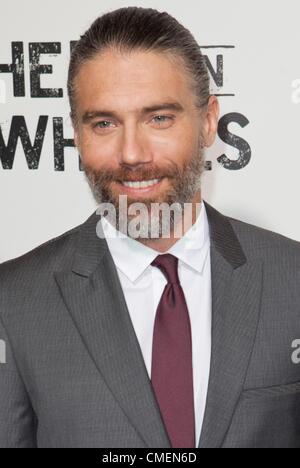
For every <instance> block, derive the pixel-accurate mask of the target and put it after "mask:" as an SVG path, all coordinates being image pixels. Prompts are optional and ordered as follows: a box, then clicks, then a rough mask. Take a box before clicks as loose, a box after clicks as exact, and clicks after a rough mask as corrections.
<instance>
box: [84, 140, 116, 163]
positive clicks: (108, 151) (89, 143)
mask: <svg viewBox="0 0 300 468" xmlns="http://www.w3.org/2000/svg"><path fill="white" fill-rule="evenodd" d="M80 152H81V158H82V160H83V162H84V163H86V164H88V165H89V166H92V167H93V168H95V169H97V168H99V169H100V168H101V167H108V166H110V167H111V166H112V165H113V162H114V160H115V159H116V151H115V149H114V147H113V145H112V144H111V141H109V140H108V139H107V140H106V139H105V138H102V139H100V138H99V137H97V135H92V134H91V133H90V132H83V133H82V135H81V140H80Z"/></svg>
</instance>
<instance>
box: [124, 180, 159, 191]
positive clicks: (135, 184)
mask: <svg viewBox="0 0 300 468" xmlns="http://www.w3.org/2000/svg"><path fill="white" fill-rule="evenodd" d="M160 181H161V179H152V180H142V181H138V182H126V181H124V182H122V185H124V186H125V187H129V188H133V189H144V188H148V187H153V185H156V184H158V183H159V182H160Z"/></svg>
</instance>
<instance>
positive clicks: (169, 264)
mask: <svg viewBox="0 0 300 468" xmlns="http://www.w3.org/2000/svg"><path fill="white" fill-rule="evenodd" d="M151 265H152V266H155V267H157V268H159V269H160V270H161V272H162V273H163V274H164V275H165V277H166V280H167V281H168V283H169V284H180V282H179V277H178V258H177V257H175V256H174V255H171V254H164V255H158V256H157V257H156V258H155V259H154V260H153V262H152V263H151Z"/></svg>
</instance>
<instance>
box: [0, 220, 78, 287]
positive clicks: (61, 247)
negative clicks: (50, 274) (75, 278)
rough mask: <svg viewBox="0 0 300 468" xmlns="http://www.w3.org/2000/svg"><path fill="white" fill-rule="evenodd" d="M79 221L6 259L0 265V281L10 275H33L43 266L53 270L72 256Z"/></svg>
mask: <svg viewBox="0 0 300 468" xmlns="http://www.w3.org/2000/svg"><path fill="white" fill-rule="evenodd" d="M83 224H84V223H81V224H80V225H78V226H75V227H74V228H72V229H69V230H68V231H66V232H64V233H62V234H60V235H59V236H56V237H54V238H52V239H50V240H48V241H46V242H44V243H42V244H40V245H39V246H37V247H35V248H34V249H32V250H30V251H28V252H26V253H25V254H23V255H20V256H19V257H16V258H13V259H11V260H7V261H6V262H4V263H2V264H1V265H0V281H1V282H2V281H5V279H6V278H9V277H11V275H17V276H19V275H25V274H30V275H33V274H34V273H35V272H36V273H37V274H39V273H41V272H42V270H43V268H46V269H47V270H48V271H53V270H54V269H55V268H56V267H59V266H60V265H63V264H65V262H66V261H67V260H68V259H70V260H71V258H72V252H73V250H74V242H75V239H76V238H77V235H78V233H79V231H80V228H81V226H82V225H83Z"/></svg>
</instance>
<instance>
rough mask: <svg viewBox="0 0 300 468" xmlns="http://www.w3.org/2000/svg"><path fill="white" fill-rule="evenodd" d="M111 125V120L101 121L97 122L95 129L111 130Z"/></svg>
mask: <svg viewBox="0 0 300 468" xmlns="http://www.w3.org/2000/svg"><path fill="white" fill-rule="evenodd" d="M109 124H111V121H110V120H101V121H100V122H96V123H95V124H94V128H100V129H101V130H102V129H104V130H105V129H106V128H110V126H109Z"/></svg>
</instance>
